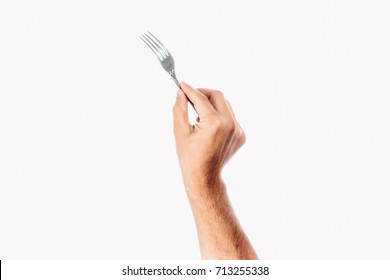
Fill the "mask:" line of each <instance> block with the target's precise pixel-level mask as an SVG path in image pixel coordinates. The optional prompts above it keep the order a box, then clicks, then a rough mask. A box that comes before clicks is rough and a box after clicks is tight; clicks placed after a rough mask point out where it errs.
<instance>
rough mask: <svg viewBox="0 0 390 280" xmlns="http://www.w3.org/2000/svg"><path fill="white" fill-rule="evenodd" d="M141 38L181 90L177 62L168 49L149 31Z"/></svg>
mask: <svg viewBox="0 0 390 280" xmlns="http://www.w3.org/2000/svg"><path fill="white" fill-rule="evenodd" d="M140 38H141V40H142V41H144V43H145V44H146V45H147V46H148V47H149V48H150V49H151V50H152V51H153V52H154V54H155V55H156V56H157V58H158V60H159V61H160V63H161V66H162V67H163V68H164V69H165V71H167V72H168V74H169V75H170V76H171V77H172V79H173V80H174V81H175V83H176V85H177V86H178V87H179V88H180V89H181V87H180V83H179V81H178V80H177V77H176V73H175V61H174V60H173V56H172V55H171V53H170V52H169V51H168V49H167V48H166V47H165V46H164V45H163V44H162V43H161V42H160V40H159V39H157V38H156V37H155V36H154V35H153V34H152V33H150V32H149V31H147V32H145V33H143V34H142V35H141V36H140Z"/></svg>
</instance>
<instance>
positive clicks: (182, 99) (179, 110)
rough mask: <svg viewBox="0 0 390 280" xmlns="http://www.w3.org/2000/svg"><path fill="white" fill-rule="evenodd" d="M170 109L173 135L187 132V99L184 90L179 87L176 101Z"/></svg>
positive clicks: (188, 124)
mask: <svg viewBox="0 0 390 280" xmlns="http://www.w3.org/2000/svg"><path fill="white" fill-rule="evenodd" d="M172 111H173V131H174V133H175V136H177V135H180V134H181V135H183V134H187V133H189V132H190V130H189V126H190V123H189V120H188V100H187V97H186V95H185V94H184V92H183V91H182V90H180V89H179V90H178V91H177V96H176V101H175V104H174V105H173V109H172Z"/></svg>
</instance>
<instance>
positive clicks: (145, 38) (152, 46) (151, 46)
mask: <svg viewBox="0 0 390 280" xmlns="http://www.w3.org/2000/svg"><path fill="white" fill-rule="evenodd" d="M139 38H140V39H141V40H142V41H144V43H145V44H146V45H147V46H148V47H149V48H150V49H151V50H152V51H153V52H154V54H155V55H156V56H157V58H158V59H159V60H160V61H162V60H163V59H164V57H163V56H162V55H161V53H160V51H159V50H158V49H157V48H156V47H155V46H154V45H153V44H152V43H150V42H149V40H148V38H147V37H146V36H145V33H144V34H142V35H141V36H140V37H139Z"/></svg>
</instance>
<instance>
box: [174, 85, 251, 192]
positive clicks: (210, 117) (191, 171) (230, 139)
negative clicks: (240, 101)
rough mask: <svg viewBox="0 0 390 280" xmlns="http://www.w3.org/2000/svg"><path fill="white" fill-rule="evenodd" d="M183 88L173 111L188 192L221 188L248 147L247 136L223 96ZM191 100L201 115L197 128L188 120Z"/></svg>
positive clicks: (204, 90)
mask: <svg viewBox="0 0 390 280" xmlns="http://www.w3.org/2000/svg"><path fill="white" fill-rule="evenodd" d="M181 88H182V90H179V91H178V92H177V99H176V102H175V105H174V107H173V118H174V133H175V138H176V151H177V155H178V158H179V162H180V167H181V171H182V175H183V180H184V184H185V186H186V188H187V191H191V192H194V191H195V192H196V191H202V190H200V189H199V188H201V187H202V186H207V187H210V186H216V185H220V184H219V181H220V180H221V178H220V175H221V170H222V168H223V166H224V164H225V163H226V162H227V161H228V160H229V159H230V158H231V157H232V155H233V154H234V153H235V152H236V151H237V150H238V149H239V148H240V147H241V146H242V145H243V144H244V143H245V134H244V132H243V130H242V129H241V127H240V125H239V124H238V122H237V120H236V118H235V116H234V113H233V110H232V108H231V106H230V104H229V102H228V101H227V100H226V99H225V97H224V95H223V94H222V92H220V91H218V90H212V89H205V88H203V89H197V90H196V89H194V88H192V87H191V86H189V85H188V84H186V83H181ZM188 99H190V100H191V101H192V102H193V104H194V106H195V109H196V111H197V113H198V115H199V118H198V122H197V123H196V124H195V125H191V124H190V123H189V120H188Z"/></svg>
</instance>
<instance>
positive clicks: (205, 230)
mask: <svg viewBox="0 0 390 280" xmlns="http://www.w3.org/2000/svg"><path fill="white" fill-rule="evenodd" d="M186 190H187V196H188V198H189V201H190V204H191V208H192V212H193V215H194V218H195V223H196V227H197V231H198V238H199V244H200V250H201V255H202V258H203V259H230V260H232V259H241V260H243V259H257V258H258V257H257V255H256V252H255V251H254V249H253V248H252V245H251V244H250V242H249V240H248V238H247V236H246V235H245V233H244V231H243V229H242V228H241V226H240V224H239V222H238V220H237V218H236V216H235V214H234V211H233V208H232V207H231V205H230V201H229V197H228V195H227V192H226V188H225V184H224V182H223V181H222V180H220V179H218V180H215V181H214V182H212V183H211V182H207V183H205V182H201V181H199V183H198V184H197V183H191V184H187V185H186Z"/></svg>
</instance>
